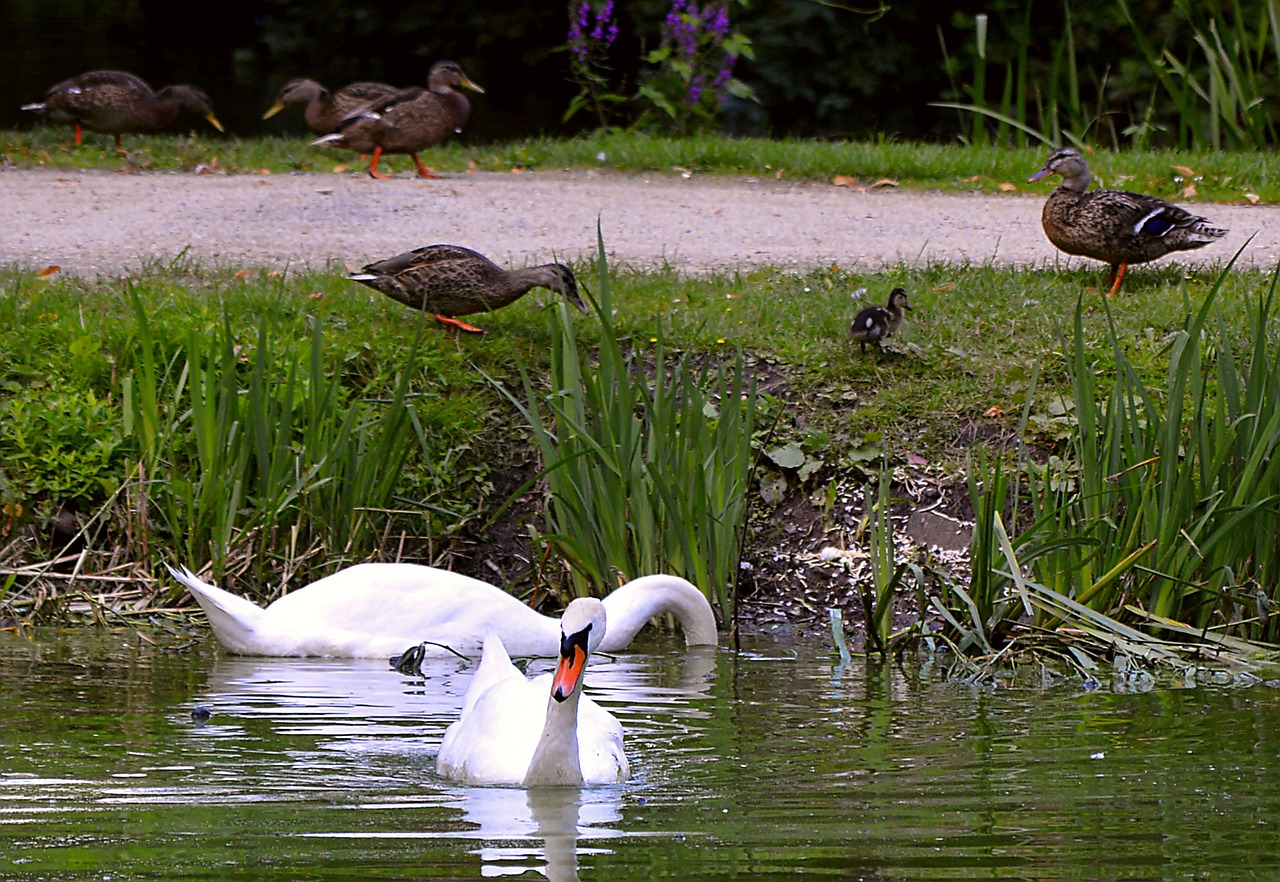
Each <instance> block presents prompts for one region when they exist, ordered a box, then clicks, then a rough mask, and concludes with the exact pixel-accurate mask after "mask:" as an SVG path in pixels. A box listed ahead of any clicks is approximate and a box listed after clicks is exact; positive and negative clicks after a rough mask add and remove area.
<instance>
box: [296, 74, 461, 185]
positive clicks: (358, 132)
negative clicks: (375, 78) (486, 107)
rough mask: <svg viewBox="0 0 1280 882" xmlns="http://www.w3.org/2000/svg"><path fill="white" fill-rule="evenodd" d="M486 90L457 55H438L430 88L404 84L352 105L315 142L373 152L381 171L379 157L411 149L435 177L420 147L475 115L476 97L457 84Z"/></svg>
mask: <svg viewBox="0 0 1280 882" xmlns="http://www.w3.org/2000/svg"><path fill="white" fill-rule="evenodd" d="M454 86H461V87H463V88H465V89H470V90H472V91H473V92H479V93H481V94H483V93H484V89H482V88H480V87H479V86H477V85H476V84H475V83H473V82H471V80H470V79H468V77H467V75H466V74H465V73H463V72H462V68H461V67H460V66H459V65H458V64H457V62H453V61H437V62H436V63H435V64H433V65H432V66H431V73H430V75H429V76H428V78H427V88H426V89H422V88H420V87H413V88H409V89H402V90H400V91H399V92H395V93H393V94H391V95H387V96H384V97H383V98H381V99H378V100H376V101H372V102H369V103H368V104H366V105H365V106H364V107H361V108H359V109H357V110H354V111H352V112H351V113H350V114H348V115H347V117H346V118H345V119H343V120H342V121H341V122H339V123H338V128H337V131H335V132H333V133H332V134H329V135H325V136H324V137H322V138H317V139H316V140H315V141H312V142H311V143H312V144H313V145H321V146H330V147H345V148H347V149H348V150H354V151H356V152H357V153H372V154H373V159H372V160H371V161H370V164H369V174H370V175H371V176H372V177H375V178H386V177H387V175H381V174H378V159H379V157H381V156H382V154H384V153H407V154H409V156H410V157H411V158H412V159H413V164H414V165H416V166H417V167H418V175H419V176H421V177H424V178H434V177H436V176H435V175H433V174H431V172H429V171H427V169H426V167H425V166H424V165H423V164H422V161H421V160H419V159H418V151H420V150H425V149H427V148H428V147H434V146H435V145H437V144H439V143H441V142H443V141H444V139H445V138H447V137H449V135H451V134H453V133H454V132H460V131H462V127H463V126H464V125H466V122H467V120H468V119H469V118H470V116H471V103H470V102H469V101H467V99H466V97H465V96H464V95H462V94H461V93H460V92H455V91H454V89H453V87H454Z"/></svg>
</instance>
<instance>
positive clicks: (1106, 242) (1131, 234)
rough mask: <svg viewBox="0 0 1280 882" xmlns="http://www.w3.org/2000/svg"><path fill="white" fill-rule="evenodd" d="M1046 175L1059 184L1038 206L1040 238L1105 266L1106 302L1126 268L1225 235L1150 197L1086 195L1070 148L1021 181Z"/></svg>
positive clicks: (1080, 160) (1083, 173)
mask: <svg viewBox="0 0 1280 882" xmlns="http://www.w3.org/2000/svg"><path fill="white" fill-rule="evenodd" d="M1049 175H1061V176H1062V183H1061V184H1060V185H1058V188H1057V189H1055V190H1054V191H1053V192H1052V193H1050V194H1049V198H1048V199H1047V200H1046V201H1045V203H1044V211H1043V212H1042V213H1041V223H1043V225H1044V232H1045V235H1047V236H1048V237H1049V241H1050V242H1052V243H1053V244H1054V245H1056V246H1057V247H1058V248H1060V249H1061V250H1063V251H1065V252H1066V253H1067V254H1074V255H1077V256H1079V257H1091V258H1093V259H1094V260H1101V261H1103V262H1104V263H1109V264H1111V275H1110V276H1109V277H1108V278H1107V284H1108V285H1109V286H1110V290H1108V292H1107V296H1108V297H1111V296H1112V295H1114V294H1115V293H1116V291H1118V290H1119V289H1120V283H1121V282H1122V281H1123V280H1124V273H1125V269H1126V268H1127V267H1128V265H1129V264H1131V263H1146V262H1147V261H1149V260H1155V259H1156V258H1159V257H1164V256H1165V255H1166V254H1170V253H1172V252H1174V251H1191V250H1193V249H1196V248H1203V247H1204V246H1205V245H1208V244H1210V243H1212V242H1216V241H1217V240H1219V239H1221V238H1222V237H1223V236H1225V235H1226V234H1227V231H1226V230H1224V229H1222V228H1221V227H1215V226H1212V225H1211V224H1210V222H1209V220H1208V219H1207V218H1203V217H1200V216H1199V215H1194V214H1191V213H1190V212H1189V211H1185V210H1183V209H1181V208H1179V207H1178V206H1176V205H1171V204H1170V203H1168V202H1165V201H1164V200H1162V199H1157V198H1156V197H1154V196H1145V195H1143V194H1141V193H1130V192H1128V191H1126V190H1092V191H1091V190H1089V164H1088V163H1087V162H1085V160H1084V157H1083V156H1081V155H1080V152H1079V151H1078V150H1074V149H1072V148H1071V147H1063V148H1061V149H1058V150H1055V151H1053V152H1052V153H1050V154H1049V159H1048V160H1047V161H1046V162H1045V164H1044V168H1042V169H1040V171H1038V172H1036V173H1035V174H1034V175H1032V176H1031V177H1030V178H1028V179H1027V180H1028V182H1029V183H1033V182H1035V181H1038V180H1040V179H1042V178H1046V177H1048V176H1049Z"/></svg>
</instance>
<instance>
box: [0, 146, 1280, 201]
mask: <svg viewBox="0 0 1280 882" xmlns="http://www.w3.org/2000/svg"><path fill="white" fill-rule="evenodd" d="M125 147H126V151H127V152H126V154H125V155H124V156H121V155H120V154H119V153H117V152H116V150H115V148H114V147H113V146H112V142H111V138H110V137H107V136H95V135H86V139H85V144H84V145H82V146H81V147H75V146H74V145H73V144H72V142H71V135H70V130H68V129H62V128H54V127H38V128H35V129H30V130H23V131H8V132H0V157H2V158H3V160H4V161H5V162H6V163H8V164H9V165H14V166H21V167H50V168H67V169H71V168H101V169H113V170H115V169H125V168H130V169H135V170H141V169H146V170H162V169H164V170H168V169H198V170H200V171H203V172H208V173H230V174H283V173H288V172H321V173H350V174H358V173H361V169H362V168H363V164H362V163H361V161H360V159H359V157H357V156H356V155H355V154H352V153H350V152H348V151H333V150H326V149H322V148H320V147H312V146H310V139H307V138H259V139H251V140H241V139H238V138H235V137H224V136H216V135H210V134H205V133H200V134H195V135H184V136H169V135H161V136H153V137H147V138H140V137H133V138H127V139H126V141H125ZM1048 149H1049V148H1048V147H1047V146H1036V147H1030V148H1024V149H1015V148H1004V147H994V146H971V145H960V144H954V145H941V144H903V143H898V142H895V141H893V140H891V139H886V140H884V141H878V142H859V143H850V142H845V141H799V140H782V141H774V140H767V139H762V138H740V139H728V138H721V137H715V136H710V135H708V136H693V137H688V138H667V137H659V136H651V135H644V134H638V133H630V132H620V133H596V134H592V135H589V136H584V137H580V138H574V139H568V140H566V139H547V138H538V139H530V140H524V141H516V142H509V143H500V144H474V145H473V144H467V143H465V142H462V141H455V142H451V143H448V144H446V145H443V146H441V147H438V148H434V149H432V150H428V151H424V152H423V153H422V154H421V156H422V159H423V161H424V162H425V163H426V164H427V165H428V166H430V167H432V168H435V169H438V170H441V171H445V172H455V173H456V172H465V171H468V170H479V171H492V172H511V171H518V170H529V171H532V170H549V169H570V168H571V169H607V170H615V171H620V172H629V173H640V172H658V173H662V174H683V173H698V174H719V175H756V176H768V177H778V178H783V179H794V180H818V181H833V180H836V179H840V180H841V181H842V182H843V183H845V184H847V185H849V186H864V187H866V186H900V187H909V188H917V189H935V190H951V191H972V192H985V193H996V192H1005V191H1007V190H1008V189H1009V188H1011V187H1012V188H1017V189H1026V190H1029V191H1032V192H1043V190H1044V188H1043V186H1041V187H1037V188H1032V187H1028V186H1027V185H1026V183H1025V182H1026V179H1027V177H1028V176H1029V175H1030V174H1031V173H1032V172H1034V171H1036V170H1037V169H1039V168H1040V166H1041V165H1042V164H1043V163H1044V158H1045V156H1046V155H1048ZM1090 164H1091V168H1092V170H1093V172H1094V174H1095V176H1096V177H1097V179H1098V180H1099V181H1100V182H1102V183H1104V184H1105V185H1107V186H1121V187H1124V188H1127V189H1131V190H1139V191H1142V192H1148V193H1153V194H1155V195H1159V196H1162V197H1165V198H1182V197H1183V196H1184V195H1185V194H1186V193H1187V191H1188V188H1189V187H1190V188H1192V189H1193V190H1194V194H1195V196H1196V198H1197V199H1200V200H1208V201H1217V202H1245V201H1262V202H1268V203H1270V202H1277V201H1280V175H1277V174H1276V173H1275V172H1276V171H1277V169H1280V160H1277V159H1276V157H1275V156H1274V155H1272V154H1270V153H1267V152H1264V151H1242V152H1233V153H1227V152H1220V151H1207V150H1201V151H1170V150H1126V151H1124V152H1123V153H1115V152H1111V151H1099V152H1098V153H1097V154H1095V156H1094V157H1093V159H1091V163H1090ZM412 169H413V166H412V164H411V163H410V161H409V159H408V158H407V157H388V158H386V159H384V160H383V163H382V165H381V170H383V171H393V172H396V173H399V174H410V173H412ZM1188 172H1189V174H1188Z"/></svg>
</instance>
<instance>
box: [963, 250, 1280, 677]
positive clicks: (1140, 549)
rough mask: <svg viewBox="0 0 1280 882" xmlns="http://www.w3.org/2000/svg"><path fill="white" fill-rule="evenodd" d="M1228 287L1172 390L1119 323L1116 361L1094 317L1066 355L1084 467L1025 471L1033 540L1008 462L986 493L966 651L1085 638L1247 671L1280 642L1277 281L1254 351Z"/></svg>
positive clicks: (1255, 320)
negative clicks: (1131, 351)
mask: <svg viewBox="0 0 1280 882" xmlns="http://www.w3.org/2000/svg"><path fill="white" fill-rule="evenodd" d="M1225 278H1226V274H1225V273H1224V275H1223V276H1222V277H1221V278H1220V279H1219V281H1218V284H1215V285H1214V286H1213V287H1212V288H1211V289H1210V290H1209V292H1208V293H1207V295H1206V296H1205V298H1204V300H1203V302H1202V303H1201V304H1200V305H1199V306H1198V307H1196V308H1194V309H1192V308H1191V307H1190V305H1189V304H1188V310H1189V315H1188V317H1187V318H1186V320H1185V322H1184V323H1183V325H1182V327H1181V328H1180V329H1179V330H1178V331H1177V332H1176V333H1175V334H1174V335H1173V336H1172V339H1171V340H1170V342H1169V343H1168V346H1167V348H1166V357H1167V370H1166V372H1165V374H1164V378H1163V382H1159V383H1153V382H1150V381H1149V380H1147V379H1145V378H1144V376H1143V373H1142V372H1141V371H1139V370H1138V369H1137V368H1136V367H1135V365H1134V364H1133V362H1132V361H1131V360H1130V358H1129V356H1128V355H1127V354H1126V349H1127V345H1126V342H1125V340H1124V339H1123V338H1122V337H1121V336H1120V335H1119V334H1118V333H1117V332H1116V328H1115V326H1114V324H1113V325H1111V326H1110V333H1109V337H1108V341H1107V342H1108V346H1107V350H1106V351H1107V352H1108V359H1107V363H1104V364H1101V365H1100V364H1099V363H1098V354H1097V352H1096V350H1094V349H1092V348H1091V347H1089V346H1088V345H1087V344H1086V335H1085V332H1084V323H1083V307H1082V306H1081V305H1078V306H1077V309H1076V314H1075V323H1074V329H1073V333H1072V336H1071V338H1070V340H1069V341H1068V342H1067V350H1066V353H1065V354H1066V356H1067V359H1068V364H1069V370H1070V388H1071V393H1072V397H1073V399H1074V405H1075V406H1074V413H1075V420H1076V422H1075V427H1074V431H1073V432H1072V435H1071V442H1070V454H1071V455H1070V457H1069V466H1068V468H1067V469H1044V468H1030V467H1024V469H1023V474H1024V476H1026V477H1027V478H1028V482H1029V483H1028V494H1029V501H1030V504H1031V505H1032V509H1033V513H1034V520H1033V522H1032V523H1031V524H1030V526H1028V527H1027V528H1026V529H1025V530H1024V531H1022V532H1021V533H1019V534H1018V536H1017V538H1016V540H1012V541H1011V540H1010V539H1009V537H1008V535H1007V534H1006V532H1005V529H1004V525H1003V523H1002V521H1001V518H1000V510H1001V509H1002V507H1003V505H1004V498H1005V497H1004V484H1003V476H1002V474H1001V471H1000V469H999V468H998V467H997V468H996V469H995V470H994V472H990V473H989V481H990V483H991V487H990V489H989V490H988V492H987V493H985V494H981V495H979V494H975V497H974V498H975V511H976V513H977V516H978V518H977V520H978V523H977V527H976V529H975V533H974V537H975V538H974V543H975V544H974V556H973V566H974V568H975V576H974V582H973V584H972V586H971V587H970V590H968V591H967V592H963V595H962V596H963V597H964V598H965V599H966V600H967V601H968V607H967V609H965V608H959V609H958V610H957V609H953V610H952V611H951V615H952V616H953V617H952V619H951V622H952V625H953V626H954V627H955V630H956V632H957V633H958V634H960V635H961V638H962V640H967V641H972V642H973V643H974V644H975V645H976V646H977V647H978V648H979V649H980V650H981V651H983V652H991V651H993V650H995V649H1000V648H1002V647H1004V646H1007V645H1008V641H1007V640H1003V641H998V640H996V639H995V635H997V634H1000V635H1019V636H1018V638H1015V637H1010V638H1009V639H1019V638H1020V639H1034V638H1033V635H1055V636H1062V635H1064V634H1074V635H1076V636H1083V637H1084V638H1085V642H1088V643H1089V644H1090V645H1091V646H1092V647H1093V650H1094V651H1096V652H1098V653H1104V652H1105V653H1111V652H1119V653H1122V654H1123V655H1125V656H1126V657H1128V658H1130V659H1139V660H1142V661H1147V662H1158V663H1181V664H1185V663H1186V662H1185V660H1186V658H1187V657H1188V655H1190V656H1193V657H1195V656H1206V655H1211V654H1212V655H1221V656H1223V657H1229V658H1233V659H1235V660H1236V661H1237V662H1238V663H1244V662H1245V661H1247V660H1248V659H1250V658H1253V657H1256V656H1257V654H1258V653H1259V651H1263V650H1270V649H1274V646H1275V644H1276V643H1277V642H1278V638H1280V589H1277V587H1276V586H1277V584H1280V582H1277V567H1280V543H1278V542H1277V539H1278V538H1280V534H1278V532H1277V529H1276V526H1275V524H1276V518H1277V515H1280V459H1278V458H1277V457H1276V456H1275V455H1274V454H1275V452H1276V450H1277V448H1278V447H1280V357H1278V356H1280V353H1278V352H1277V348H1276V344H1275V341H1274V339H1273V338H1272V335H1271V334H1270V331H1269V327H1270V322H1271V316H1272V313H1273V308H1274V304H1275V296H1276V290H1277V287H1276V277H1273V279H1272V283H1271V285H1270V287H1269V289H1268V290H1267V291H1266V293H1265V294H1261V295H1258V296H1257V298H1256V300H1255V302H1254V304H1253V305H1252V306H1250V307H1248V308H1247V309H1246V317H1245V319H1244V322H1243V325H1244V328H1245V331H1246V334H1247V340H1248V343H1247V345H1246V348H1245V350H1244V352H1243V354H1239V353H1238V350H1237V342H1236V338H1237V336H1238V333H1237V331H1236V329H1235V327H1234V325H1235V324H1236V323H1235V322H1233V321H1230V320H1229V319H1228V318H1227V316H1226V315H1225V314H1224V313H1223V312H1222V310H1221V308H1220V305H1219V302H1218V296H1219V294H1220V291H1221V287H1222V283H1223V281H1224V280H1225ZM1242 356H1243V357H1242ZM1100 373H1101V374H1103V375H1104V376H1109V377H1111V378H1112V379H1111V380H1110V384H1109V388H1107V387H1106V386H1104V385H1100V384H1099V383H1098V379H1097V378H1098V375H1099V374H1100ZM1104 390H1105V391H1104ZM1028 628H1029V629H1030V630H1027V629H1028Z"/></svg>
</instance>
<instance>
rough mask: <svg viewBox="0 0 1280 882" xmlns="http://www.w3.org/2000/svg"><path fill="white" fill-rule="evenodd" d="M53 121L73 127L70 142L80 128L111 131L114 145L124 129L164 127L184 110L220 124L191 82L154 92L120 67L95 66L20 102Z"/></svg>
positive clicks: (78, 140)
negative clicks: (28, 101) (27, 101)
mask: <svg viewBox="0 0 1280 882" xmlns="http://www.w3.org/2000/svg"><path fill="white" fill-rule="evenodd" d="M22 109H23V110H31V111H34V112H35V113H38V114H40V115H41V116H43V117H44V118H45V119H47V120H49V121H51V122H55V123H72V124H74V125H75V127H76V144H77V145H79V144H80V143H81V131H82V130H86V131H90V132H100V133H102V134H105V135H115V137H116V147H117V148H118V147H120V136H121V135H122V134H125V133H133V132H139V133H147V134H150V133H154V132H159V131H162V130H164V129H167V128H168V127H169V126H171V125H173V122H174V120H176V119H177V118H178V113H179V112H181V111H183V110H187V111H191V112H192V113H198V114H200V116H202V117H204V118H205V119H206V120H208V121H209V124H210V125H212V126H213V127H214V128H215V129H217V130H218V131H220V132H221V131H223V128H222V123H220V122H218V118H217V117H216V116H214V115H213V103H212V102H211V101H210V100H209V96H208V95H207V94H205V92H204V91H203V90H201V89H198V88H196V87H195V86H186V85H179V86H165V87H164V88H163V89H161V90H160V91H158V92H156V91H153V90H152V89H151V87H150V86H149V85H147V84H146V83H145V82H144V81H143V80H141V79H140V78H138V77H136V76H134V75H133V74H131V73H126V72H125V71H122V70H95V71H90V72H89V73H83V74H80V76H78V77H72V78H71V79H69V80H66V81H64V82H61V83H58V84H57V85H56V86H53V87H52V88H50V89H49V91H48V92H46V93H45V96H44V100H43V101H38V102H36V103H34V104H24V105H23V106H22Z"/></svg>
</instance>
